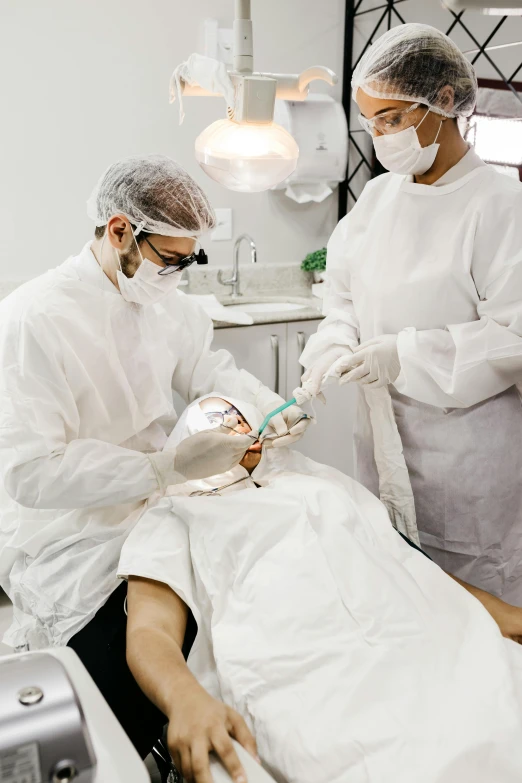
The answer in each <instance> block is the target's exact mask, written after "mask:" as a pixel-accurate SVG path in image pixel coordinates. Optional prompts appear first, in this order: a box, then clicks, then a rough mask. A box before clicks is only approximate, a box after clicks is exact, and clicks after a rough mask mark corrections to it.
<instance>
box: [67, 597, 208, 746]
mask: <svg viewBox="0 0 522 783" xmlns="http://www.w3.org/2000/svg"><path fill="white" fill-rule="evenodd" d="M126 595H127V582H122V584H121V585H120V586H119V587H118V588H117V589H116V590H115V591H114V593H113V594H112V595H111V597H110V598H109V600H108V601H107V603H106V604H104V606H102V607H101V609H99V610H98V612H97V613H96V615H95V617H93V619H92V620H91V621H90V623H88V624H87V625H86V626H85V628H82V630H81V631H79V632H78V633H77V634H76V635H75V636H73V638H72V639H71V640H70V642H69V645H68V646H69V647H72V649H73V650H74V651H75V652H76V653H77V655H78V656H79V657H80V659H81V661H82V663H83V665H84V666H85V668H86V669H87V671H88V672H89V674H90V675H91V677H92V678H93V680H94V682H95V683H96V685H97V686H98V688H99V689H100V691H101V693H102V695H103V696H104V698H105V700H106V702H107V703H108V705H109V707H110V708H111V710H112V711H113V713H114V714H115V716H116V718H117V719H118V721H119V722H120V724H121V725H122V727H123V729H124V730H125V732H126V733H127V736H128V737H129V739H130V741H131V742H132V744H133V745H134V747H135V748H136V750H137V751H138V753H139V754H140V756H141V758H142V759H144V758H145V757H146V756H147V755H148V754H149V753H150V751H151V750H152V746H153V745H154V743H155V742H156V740H157V739H158V738H159V737H161V735H162V733H163V727H164V725H165V723H166V722H167V719H166V717H165V716H164V715H163V713H162V712H160V710H158V709H157V707H155V706H154V705H153V704H152V702H150V701H149V700H148V699H147V697H146V696H145V694H144V693H143V692H142V691H141V689H140V687H139V685H138V684H137V683H136V681H135V679H134V677H133V676H132V674H131V671H130V669H129V667H128V666H127V660H126V655H125V648H126V638H125V637H126V631H127V615H126V614H125V611H124V602H125V597H126ZM194 638H195V623H194V619H193V618H192V616H191V615H189V623H188V626H187V634H186V639H185V644H184V646H183V652H184V654H185V657H186V656H187V655H188V651H189V649H190V646H191V643H192V641H193V640H194Z"/></svg>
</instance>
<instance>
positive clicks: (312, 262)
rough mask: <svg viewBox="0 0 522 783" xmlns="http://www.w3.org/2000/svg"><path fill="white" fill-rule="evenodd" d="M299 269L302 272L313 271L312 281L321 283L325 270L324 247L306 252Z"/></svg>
mask: <svg viewBox="0 0 522 783" xmlns="http://www.w3.org/2000/svg"><path fill="white" fill-rule="evenodd" d="M301 269H302V270H303V272H313V275H314V283H322V282H323V280H324V277H325V270H326V248H325V247H323V248H321V250H315V251H314V252H313V253H308V255H307V256H306V258H305V260H304V261H303V262H302V264H301Z"/></svg>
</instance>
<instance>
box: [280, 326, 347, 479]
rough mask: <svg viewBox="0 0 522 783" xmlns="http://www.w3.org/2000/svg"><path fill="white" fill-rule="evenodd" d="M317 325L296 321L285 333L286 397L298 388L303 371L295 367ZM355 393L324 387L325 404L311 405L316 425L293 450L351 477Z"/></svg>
mask: <svg viewBox="0 0 522 783" xmlns="http://www.w3.org/2000/svg"><path fill="white" fill-rule="evenodd" d="M320 323H321V322H320V321H319V320H317V321H297V322H293V323H289V324H288V330H287V376H286V378H287V380H286V386H287V396H290V395H291V394H292V391H293V390H294V389H295V388H297V387H298V386H300V385H301V375H302V373H303V368H302V367H301V366H300V364H299V356H300V355H301V353H302V351H303V349H304V346H305V345H306V342H307V340H308V338H309V337H310V336H311V335H312V334H315V332H316V331H317V327H318V326H319V324H320ZM356 394H357V390H356V389H355V388H354V384H347V385H346V386H327V388H326V390H325V397H326V405H323V404H322V403H320V402H318V401H316V402H314V409H315V414H316V417H317V424H315V425H312V426H310V427H309V428H308V430H307V432H306V434H305V436H304V437H303V439H302V440H301V441H300V442H299V443H297V444H296V448H298V449H299V451H301V452H302V453H303V454H305V455H306V456H307V457H310V458H311V459H314V460H316V461H317V462H322V463H324V464H326V465H331V466H332V467H334V468H337V469H338V470H341V471H342V472H343V473H347V474H348V475H349V476H352V475H353V423H354V419H355V406H356Z"/></svg>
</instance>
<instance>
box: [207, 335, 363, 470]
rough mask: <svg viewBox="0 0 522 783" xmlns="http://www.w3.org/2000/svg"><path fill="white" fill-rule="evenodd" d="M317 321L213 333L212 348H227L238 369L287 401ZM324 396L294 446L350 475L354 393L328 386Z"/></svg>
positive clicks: (299, 378) (350, 387)
mask: <svg viewBox="0 0 522 783" xmlns="http://www.w3.org/2000/svg"><path fill="white" fill-rule="evenodd" d="M319 323H320V320H316V321H292V322H290V323H283V324H262V325H258V326H248V327H231V328H226V329H217V330H216V332H215V336H214V342H213V344H212V347H213V349H214V350H217V349H218V348H226V349H227V350H228V351H230V353H231V354H232V355H233V356H234V358H235V360H236V364H237V366H238V367H242V368H244V369H245V370H248V371H249V372H251V373H252V375H255V376H256V377H257V378H259V380H260V381H262V382H263V383H264V384H266V385H267V386H269V387H270V388H271V389H273V390H274V391H277V392H278V394H280V395H281V396H282V397H284V398H285V399H289V398H290V396H291V395H292V392H293V390H294V389H295V388H296V387H297V386H299V385H300V382H301V373H302V368H301V367H300V365H299V356H300V354H301V352H302V350H303V348H304V346H305V344H306V341H307V340H308V338H309V337H310V335H312V334H314V333H315V331H316V330H317V327H318V325H319ZM325 396H326V398H327V402H328V404H327V405H326V406H324V405H322V404H321V403H320V402H315V403H314V408H315V413H316V416H317V424H315V425H313V426H311V427H309V428H308V431H307V433H306V435H305V436H304V438H303V439H302V440H301V441H300V442H299V443H298V444H297V446H296V448H298V449H299V450H300V451H302V452H303V454H306V456H308V457H311V458H312V459H315V460H317V462H323V463H325V464H327V465H332V466H333V467H335V468H338V469H339V470H342V471H343V473H347V474H349V475H352V474H353V447H352V442H353V420H354V412H355V390H354V388H353V387H352V385H350V384H349V385H348V386H342V387H338V386H331V387H328V388H327V390H326V395H325Z"/></svg>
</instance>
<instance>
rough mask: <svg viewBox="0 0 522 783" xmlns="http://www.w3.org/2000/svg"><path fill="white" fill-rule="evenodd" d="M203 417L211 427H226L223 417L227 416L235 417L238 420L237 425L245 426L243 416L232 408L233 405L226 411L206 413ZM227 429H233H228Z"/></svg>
mask: <svg viewBox="0 0 522 783" xmlns="http://www.w3.org/2000/svg"><path fill="white" fill-rule="evenodd" d="M205 416H206V419H207V421H208V423H209V424H210V426H211V427H226V426H227V425H226V424H225V417H228V416H235V417H236V418H237V420H238V424H246V422H245V419H244V418H243V414H242V413H241V412H240V411H238V409H237V408H234V406H233V405H232V406H231V407H230V408H229V409H228V410H226V411H206V412H205ZM236 427H237V424H236ZM229 429H234V428H233V427H229Z"/></svg>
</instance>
